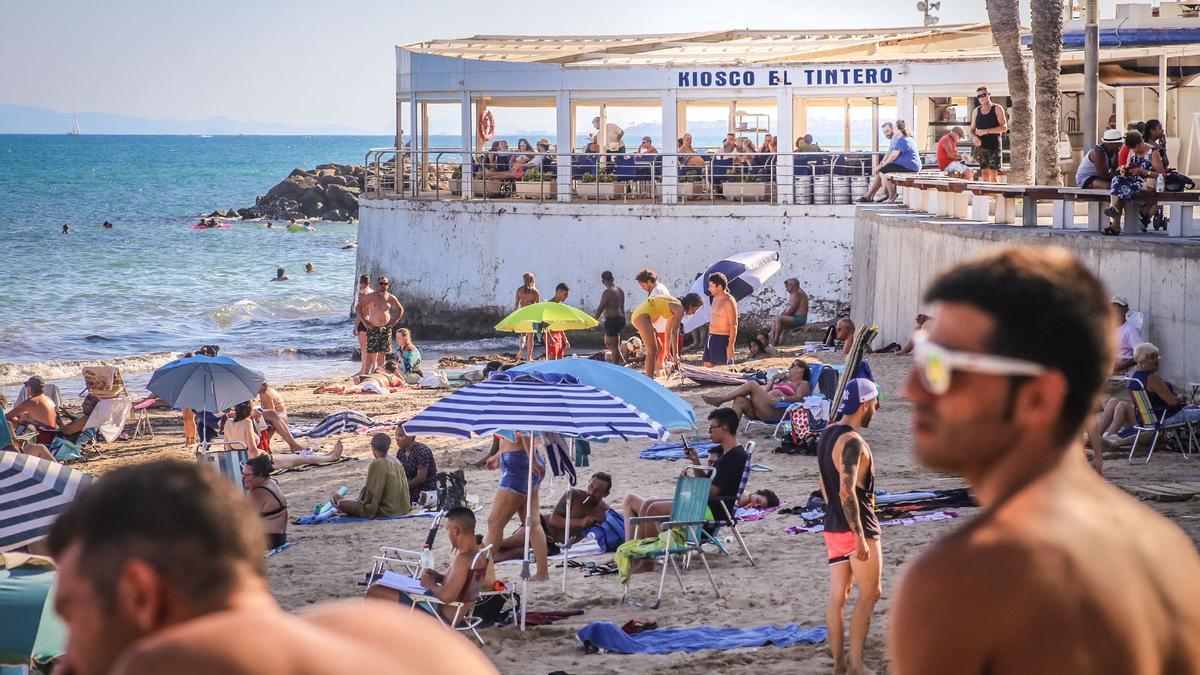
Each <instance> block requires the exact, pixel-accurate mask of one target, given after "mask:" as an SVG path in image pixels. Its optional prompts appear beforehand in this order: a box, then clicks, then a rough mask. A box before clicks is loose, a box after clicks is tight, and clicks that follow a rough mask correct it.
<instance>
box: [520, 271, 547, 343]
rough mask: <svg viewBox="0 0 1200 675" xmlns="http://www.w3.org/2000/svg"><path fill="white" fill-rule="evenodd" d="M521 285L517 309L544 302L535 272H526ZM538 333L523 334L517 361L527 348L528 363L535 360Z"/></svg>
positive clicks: (522, 276)
mask: <svg viewBox="0 0 1200 675" xmlns="http://www.w3.org/2000/svg"><path fill="white" fill-rule="evenodd" d="M521 282H522V283H521V285H520V286H518V287H517V306H516V309H521V308H522V307H526V306H528V305H532V304H534V303H536V302H541V301H542V292H541V291H539V290H538V288H537V282H536V281H535V280H534V278H533V272H526V273H525V274H523V275H521ZM535 335H536V333H521V343H520V346H518V347H517V360H518V361H520V360H522V359H521V352H522V351H525V350H526V349H527V348H528V350H529V354H528V356H527V357H526V358H525V360H526V361H532V360H533V347H534V342H536V340H535V339H534V338H535Z"/></svg>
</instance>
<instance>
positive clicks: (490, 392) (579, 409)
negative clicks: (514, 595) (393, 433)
mask: <svg viewBox="0 0 1200 675" xmlns="http://www.w3.org/2000/svg"><path fill="white" fill-rule="evenodd" d="M403 427H404V433H406V434H410V435H414V434H438V435H442V436H459V437H461V438H470V437H471V435H472V434H490V433H495V432H497V431H501V430H507V429H518V430H521V431H529V432H530V436H532V435H533V434H532V432H535V431H540V432H543V433H558V434H562V435H564V436H580V437H583V438H595V439H600V438H630V437H644V438H657V439H665V438H666V437H667V430H666V429H664V428H663V426H662V425H661V424H659V423H658V422H655V421H654V420H652V419H650V418H649V417H647V416H646V415H645V414H644V413H642V412H641V411H639V410H637V409H636V408H634V407H633V406H631V405H629V404H628V403H626V402H625V401H623V400H621V399H620V398H618V397H617V396H614V395H613V394H610V393H608V392H606V391H601V390H599V389H597V388H595V387H591V386H588V385H586V384H582V383H580V382H579V380H578V379H576V378H575V377H574V376H571V375H564V374H561V373H530V372H517V371H508V372H502V373H494V374H493V375H492V376H491V377H490V378H488V379H487V380H485V381H483V382H479V383H477V384H473V385H471V386H469V387H464V388H462V389H459V390H458V391H456V392H454V393H453V394H450V395H449V396H447V397H445V398H443V399H442V400H440V401H438V402H437V403H434V404H433V405H431V406H429V407H428V408H426V409H425V410H423V411H422V412H420V413H418V414H417V415H416V416H415V417H413V418H412V419H410V420H409V421H407V422H405V423H404V425H403ZM530 442H531V443H532V439H531V441H530ZM531 451H535V450H534V449H533V448H532V447H531ZM533 463H534V461H533V457H532V456H531V457H530V458H529V475H528V476H527V481H528V483H527V488H526V491H525V522H526V523H529V522H532V520H531V519H532V518H533V496H532V495H533ZM568 503H570V500H568ZM529 535H530V528H528V527H527V528H525V548H524V552H525V554H524V557H523V558H522V561H523V562H522V565H521V596H522V597H523V598H524V601H523V602H522V603H521V629H522V630H524V628H525V608H526V606H528V604H529V602H528V601H529V593H528V592H529V589H528V580H529Z"/></svg>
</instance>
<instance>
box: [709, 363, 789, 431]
mask: <svg viewBox="0 0 1200 675" xmlns="http://www.w3.org/2000/svg"><path fill="white" fill-rule="evenodd" d="M808 377H809V370H808V364H806V363H804V362H803V361H801V360H800V359H796V360H795V361H792V365H790V366H788V369H787V372H786V373H779V374H777V375H775V376H774V377H772V378H770V379H769V380H767V384H766V386H763V385H761V384H759V383H757V382H754V381H750V382H746V383H745V384H743V385H740V386H738V387H736V388H734V389H731V390H729V391H727V392H725V393H724V394H722V395H720V396H711V395H706V396H703V397H701V398H703V399H704V402H705V403H707V404H709V405H712V406H721V405H724V404H725V403H729V402H731V401H732V404H731V405H730V406H729V407H730V408H733V410H734V411H735V412H737V413H738V414H739V415H745V416H747V417H749V418H750V419H755V420H769V419H775V418H776V417H779V412H780V411H778V410H776V409H775V404H776V403H795V402H797V401H803V400H804V398H805V397H806V396H809V395H810V394H812V385H811V384H809V382H808Z"/></svg>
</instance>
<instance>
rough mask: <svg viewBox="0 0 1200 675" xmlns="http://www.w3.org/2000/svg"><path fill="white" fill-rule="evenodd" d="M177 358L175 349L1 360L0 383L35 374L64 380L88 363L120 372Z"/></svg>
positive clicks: (150, 367) (154, 366)
mask: <svg viewBox="0 0 1200 675" xmlns="http://www.w3.org/2000/svg"><path fill="white" fill-rule="evenodd" d="M177 358H179V353H178V352H154V353H152V354H136V355H134V356H119V357H115V358H103V359H86V360H81V361H34V362H32V363H0V384H23V383H24V382H25V380H28V379H29V378H31V377H33V376H34V375H37V376H39V377H41V378H42V379H43V380H46V381H51V380H65V379H70V378H77V377H79V376H80V374H81V373H82V372H83V369H84V368H87V367H91V366H115V367H117V368H120V369H121V372H123V373H136V372H146V371H152V370H157V369H158V368H159V367H161V366H163V365H165V364H167V363H170V362H171V361H174V360H175V359H177Z"/></svg>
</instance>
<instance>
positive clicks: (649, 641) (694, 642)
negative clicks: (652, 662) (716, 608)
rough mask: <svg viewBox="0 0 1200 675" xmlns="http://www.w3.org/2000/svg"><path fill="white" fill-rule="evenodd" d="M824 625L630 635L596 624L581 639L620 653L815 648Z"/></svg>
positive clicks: (673, 630)
mask: <svg viewBox="0 0 1200 675" xmlns="http://www.w3.org/2000/svg"><path fill="white" fill-rule="evenodd" d="M827 636H828V633H827V632H826V631H825V627H824V626H817V627H815V628H802V627H800V626H797V625H796V624H794V623H793V624H788V625H786V626H753V627H751V628H734V627H727V628H715V627H713V626H697V627H695V628H660V629H658V630H648V631H645V632H642V633H638V634H637V635H627V634H626V633H625V631H623V630H621V628H620V626H618V625H617V624H615V623H613V622H611V621H593V622H591V623H589V624H588V625H586V626H584V627H583V628H580V629H579V639H580V640H581V641H582V642H583V643H584V644H590V645H592V646H593V647H596V648H597V649H606V650H609V651H613V652H617V653H620V654H666V653H669V652H689V653H690V652H698V651H701V650H704V649H737V648H739V647H761V646H763V645H775V646H777V647H790V646H792V645H799V644H809V645H815V644H820V643H822V642H824V641H825V639H826V637H827Z"/></svg>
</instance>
